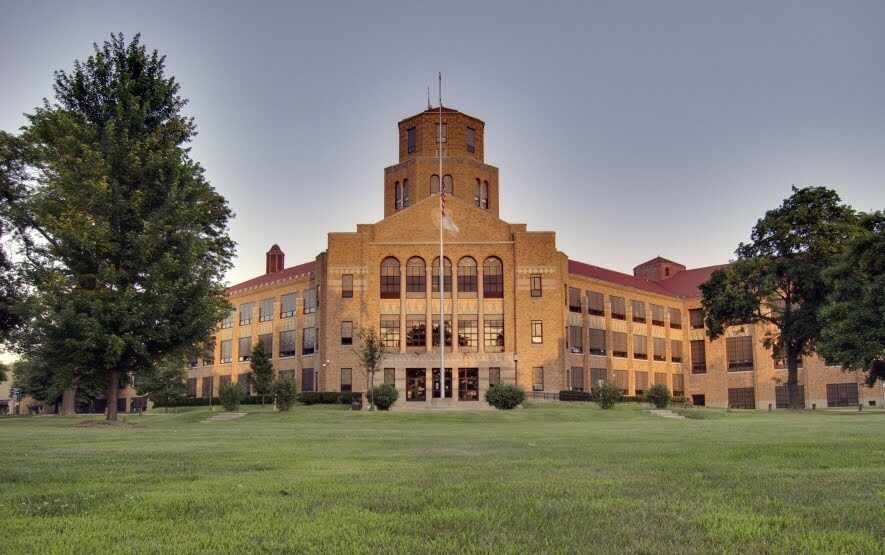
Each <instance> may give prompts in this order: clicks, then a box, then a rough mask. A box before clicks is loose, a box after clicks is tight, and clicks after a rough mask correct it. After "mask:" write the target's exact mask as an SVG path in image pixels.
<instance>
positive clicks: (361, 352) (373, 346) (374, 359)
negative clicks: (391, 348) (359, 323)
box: [356, 327, 384, 410]
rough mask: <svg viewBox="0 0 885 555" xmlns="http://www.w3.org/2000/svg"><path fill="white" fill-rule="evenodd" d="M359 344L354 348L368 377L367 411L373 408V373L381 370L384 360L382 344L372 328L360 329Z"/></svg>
mask: <svg viewBox="0 0 885 555" xmlns="http://www.w3.org/2000/svg"><path fill="white" fill-rule="evenodd" d="M359 338H360V344H359V346H358V347H357V348H356V354H357V358H359V361H360V366H361V367H362V368H363V369H364V370H365V371H366V373H367V375H368V376H369V391H368V398H369V410H372V409H373V408H374V406H375V401H374V398H373V395H374V393H373V392H374V390H375V373H376V372H378V370H379V369H380V368H381V361H382V360H383V359H384V343H382V342H381V338H380V337H379V336H378V334H377V333H375V328H374V327H369V328H367V329H361V330H360V333H359Z"/></svg>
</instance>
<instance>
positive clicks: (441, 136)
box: [436, 123, 449, 143]
mask: <svg viewBox="0 0 885 555" xmlns="http://www.w3.org/2000/svg"><path fill="white" fill-rule="evenodd" d="M448 135H449V133H448V124H445V123H442V124H440V123H437V124H436V142H438V143H444V142H446V141H447V140H448Z"/></svg>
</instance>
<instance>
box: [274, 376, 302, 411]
mask: <svg viewBox="0 0 885 555" xmlns="http://www.w3.org/2000/svg"><path fill="white" fill-rule="evenodd" d="M273 391H274V398H275V399H276V403H277V409H278V410H280V411H283V412H286V411H288V410H289V409H291V408H292V405H294V404H295V400H296V399H297V398H298V389H297V387H296V384H295V378H294V377H292V376H288V375H284V376H280V377H279V378H277V379H276V380H274V382H273Z"/></svg>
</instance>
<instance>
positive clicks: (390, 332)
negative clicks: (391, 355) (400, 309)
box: [381, 314, 399, 348]
mask: <svg viewBox="0 0 885 555" xmlns="http://www.w3.org/2000/svg"><path fill="white" fill-rule="evenodd" d="M381 344H382V345H384V346H385V347H396V348H399V315H397V314H394V315H390V316H382V317H381Z"/></svg>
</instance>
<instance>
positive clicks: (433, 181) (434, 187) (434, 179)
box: [430, 174, 439, 195]
mask: <svg viewBox="0 0 885 555" xmlns="http://www.w3.org/2000/svg"><path fill="white" fill-rule="evenodd" d="M437 193H439V176H438V175H436V174H433V175H431V176H430V194H431V195H435V194H437Z"/></svg>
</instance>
